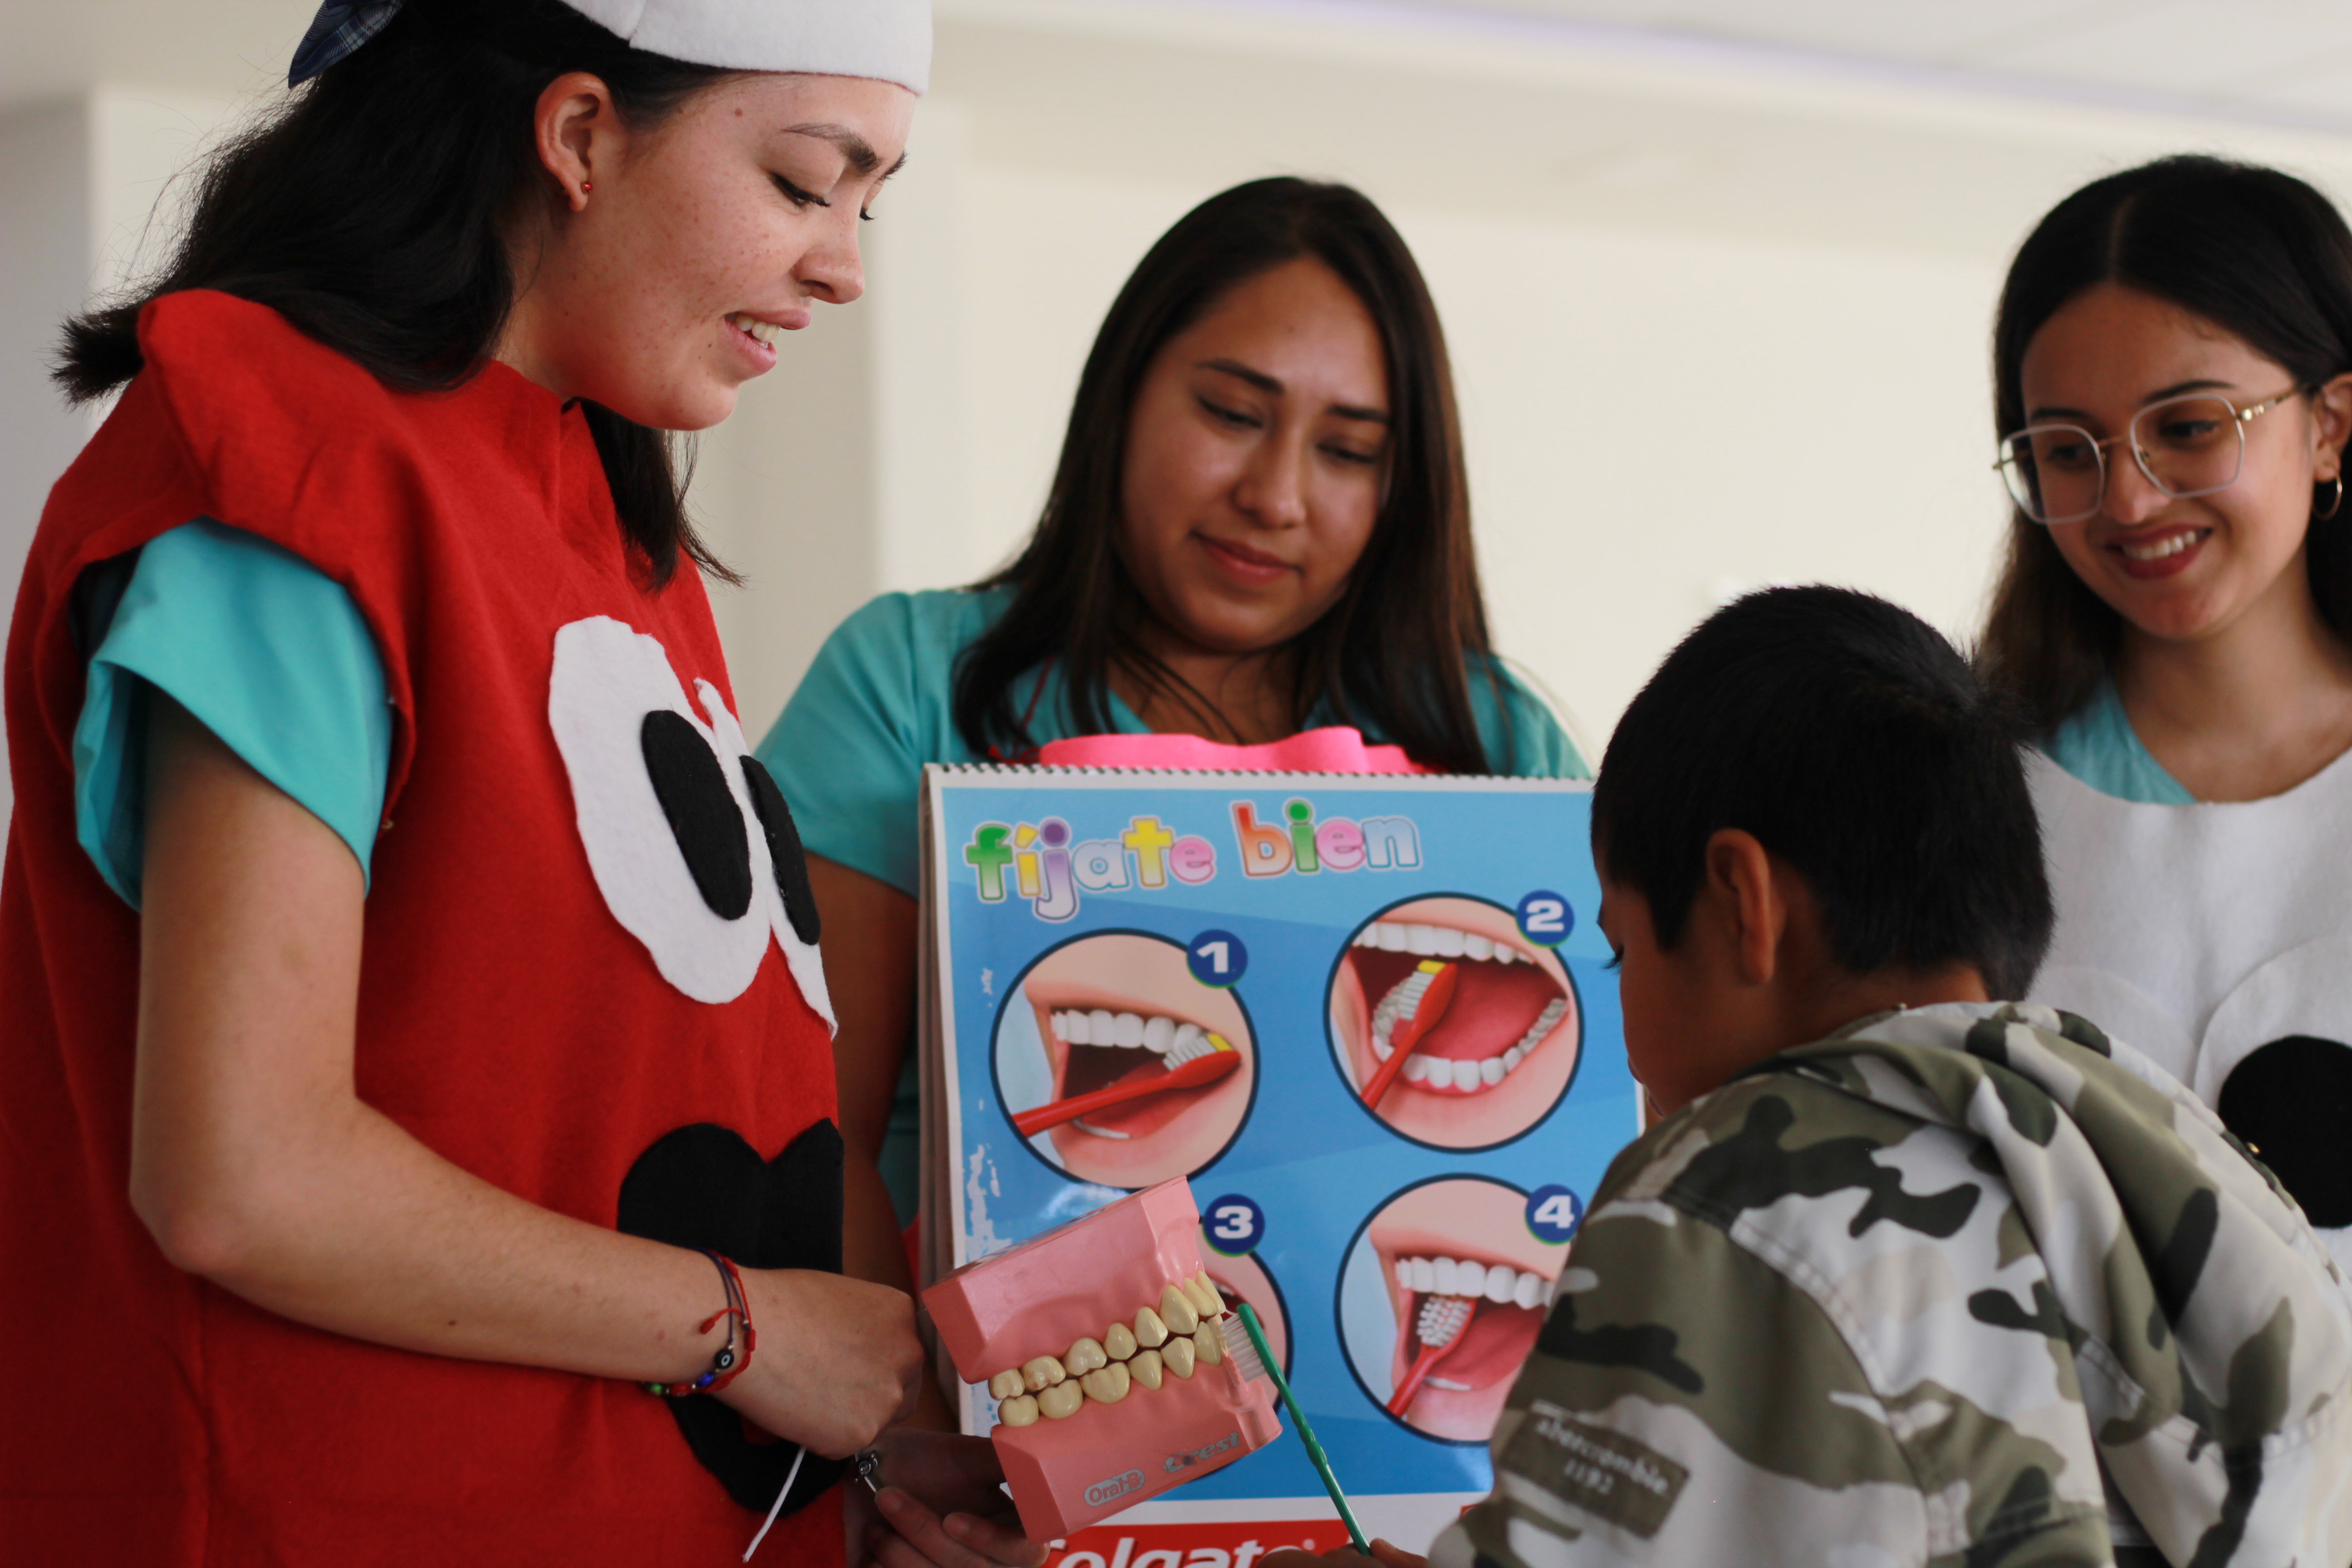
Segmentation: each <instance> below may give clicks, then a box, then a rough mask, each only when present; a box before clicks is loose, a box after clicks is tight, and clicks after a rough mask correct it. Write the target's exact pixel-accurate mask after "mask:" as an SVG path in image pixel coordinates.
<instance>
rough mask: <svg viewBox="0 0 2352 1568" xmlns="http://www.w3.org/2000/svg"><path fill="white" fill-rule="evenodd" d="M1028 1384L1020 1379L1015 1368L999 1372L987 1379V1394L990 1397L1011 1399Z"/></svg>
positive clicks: (1019, 1374)
mask: <svg viewBox="0 0 2352 1568" xmlns="http://www.w3.org/2000/svg"><path fill="white" fill-rule="evenodd" d="M1028 1386H1029V1385H1028V1384H1026V1383H1024V1382H1023V1381H1022V1378H1021V1373H1020V1372H1019V1371H1018V1370H1017V1369H1015V1370H1013V1371H1008V1372H1000V1373H997V1374H996V1375H995V1376H994V1377H992V1378H990V1379H989V1380H988V1396H989V1397H990V1398H991V1399H1000V1400H1001V1399H1011V1398H1013V1397H1014V1396H1015V1395H1017V1394H1020V1393H1021V1392H1022V1391H1023V1390H1024V1389H1026V1388H1027V1387H1028Z"/></svg>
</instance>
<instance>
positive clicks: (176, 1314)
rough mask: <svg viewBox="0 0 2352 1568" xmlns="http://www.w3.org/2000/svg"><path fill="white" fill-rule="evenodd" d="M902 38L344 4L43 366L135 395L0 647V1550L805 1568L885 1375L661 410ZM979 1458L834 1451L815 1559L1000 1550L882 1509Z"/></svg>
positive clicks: (639, 6)
mask: <svg viewBox="0 0 2352 1568" xmlns="http://www.w3.org/2000/svg"><path fill="white" fill-rule="evenodd" d="M928 66H929V14H928V10H927V5H926V0H793V3H790V4H785V3H781V0H780V3H776V4H768V5H746V4H743V3H741V0H504V3H502V4H497V5H479V4H464V3H461V0H406V3H405V4H404V3H403V0H363V3H359V4H351V3H346V0H336V3H334V4H330V5H327V6H326V7H325V9H324V10H323V11H322V12H321V14H320V19H319V22H318V23H317V24H316V25H314V26H313V28H312V30H311V33H310V37H308V38H306V39H305V40H304V45H303V48H302V51H301V53H300V54H299V56H298V58H297V62H296V69H295V71H294V72H293V73H292V74H291V78H290V80H291V81H292V82H293V83H296V84H307V85H299V87H298V90H297V91H296V93H295V95H294V96H293V98H292V99H291V100H290V101H289V103H288V105H287V106H286V107H285V108H284V109H283V110H280V111H279V112H278V114H277V115H276V116H275V117H274V118H273V119H271V120H269V121H268V122H266V123H264V124H262V125H261V126H259V127H258V128H257V129H255V130H253V131H250V132H247V133H246V134H245V135H244V136H242V137H241V138H240V139H239V140H237V141H236V142H234V143H232V144H231V145H230V146H229V147H228V148H227V149H226V152H225V153H223V154H222V155H221V156H220V157H218V158H217V159H216V160H215V162H214V163H213V164H212V165H211V167H210V168H209V170H208V171H207V173H206V174H205V183H204V185H203V189H202V195H201V197H200V200H199V202H198V204H197V209H196V212H195V216H194V219H193V222H192V226H191V229H190V232H189V234H188V236H187V237H186V239H185V241H184V244H183V246H182V248H181V249H180V251H179V253H178V255H177V257H176V258H175V259H174V261H173V265H172V267H171V268H170V269H169V272H168V274H167V276H166V277H165V279H163V282H162V284H161V285H160V286H159V287H158V288H156V289H154V291H153V292H152V293H150V294H148V295H146V296H144V297H142V298H141V299H138V300H132V301H130V302H128V303H125V304H123V305H121V306H120V307H119V308H115V309H110V310H100V311H98V312H95V313H93V314H91V315H89V316H86V317H84V318H81V319H80V320H79V321H75V322H74V323H72V324H71V326H70V328H69V331H68V342H67V353H66V356H65V360H64V363H63V368H62V371H61V380H62V381H63V382H64V384H66V386H67V387H68V390H69V391H71V392H72V393H73V394H74V395H77V396H79V397H89V396H93V395H98V394H100V393H102V392H105V391H108V390H110V389H112V388H115V387H118V386H120V387H121V389H122V395H121V403H120V404H119V405H118V406H117V407H116V408H115V410H114V411H113V413H112V414H111V416H110V417H109V418H108V420H107V422H106V424H105V425H104V426H103V427H102V428H101V429H100V431H99V433H98V434H97V436H96V437H93V439H92V440H91V442H90V444H89V447H88V449H87V450H86V451H85V452H84V453H83V454H82V456H81V458H79V460H78V461H77V462H76V463H75V465H74V466H73V468H71V469H70V470H69V471H68V473H67V475H66V477H65V478H64V479H62V480H60V481H59V483H58V487H57V489H56V490H55V492H54V494H53V495H52V497H51V500H50V503H49V505H48V508H47V511H46V512H45V514H44V516H43V519H42V521H41V526H40V531H39V533H38V535H37V539H36V541H35V543H34V546H33V550H32V554H31V558H30V561H29V563H28V564H27V567H26V573H25V577H24V585H23V588H22V591H21V593H20V595H19V598H18V601H17V605H16V615H15V619H14V622H13V624H12V626H11V629H10V634H9V642H8V648H7V663H6V682H7V685H6V699H7V702H6V706H7V720H8V742H9V757H10V765H11V768H12V770H13V776H14V780H15V784H16V815H15V819H14V821H13V822H12V824H11V825H10V829H9V837H8V849H7V863H6V871H5V883H0V996H5V1009H6V1016H7V1019H8V1025H7V1029H6V1037H5V1042H0V1191H5V1193H6V1194H8V1201H7V1202H6V1203H5V1205H0V1275H5V1278H6V1279H7V1280H8V1281H9V1284H8V1287H7V1289H5V1291H0V1347H5V1349H0V1354H5V1356H6V1357H7V1358H8V1359H9V1363H10V1366H9V1370H8V1373H7V1378H8V1382H9V1384H10V1386H11V1387H12V1388H13V1389H14V1391H15V1393H14V1394H13V1395H12V1400H11V1405H10V1408H9V1411H8V1413H7V1415H6V1418H5V1420H0V1560H5V1561H6V1562H9V1563H49V1562H71V1563H142V1564H146V1563H310V1562H328V1561H331V1562H334V1563H377V1562H383V1563H391V1562H398V1563H415V1562H483V1563H526V1562H541V1561H544V1562H559V1561H560V1562H565V1563H580V1562H593V1563H671V1562H676V1563H689V1562H719V1561H733V1560H734V1559H736V1558H737V1557H739V1556H740V1554H741V1553H742V1552H743V1551H744V1548H745V1545H746V1544H747V1542H750V1541H751V1537H752V1533H753V1531H755V1530H757V1529H759V1528H760V1527H761V1513H762V1512H763V1511H766V1510H770V1508H771V1506H772V1505H773V1506H774V1508H775V1510H776V1512H777V1513H778V1514H779V1515H780V1516H781V1517H779V1518H776V1519H775V1521H774V1524H773V1532H774V1537H775V1539H774V1540H773V1541H772V1542H770V1543H769V1544H768V1545H767V1548H766V1550H767V1551H768V1552H769V1554H770V1556H771V1557H772V1559H773V1560H776V1561H782V1562H791V1563H821V1562H832V1561H838V1560H839V1557H840V1554H841V1552H842V1548H843V1542H844V1534H843V1531H844V1521H843V1515H842V1507H841V1491H840V1488H839V1485H838V1481H839V1479H840V1477H841V1474H842V1471H843V1466H842V1464H841V1463H840V1462H839V1461H840V1460H841V1459H842V1458H844V1457H845V1456H848V1455H850V1454H852V1453H853V1452H855V1451H856V1450H858V1449H860V1448H861V1447H866V1446H867V1445H870V1444H873V1443H874V1442H875V1441H876V1439H877V1436H879V1435H880V1434H882V1433H883V1431H884V1429H885V1428H886V1427H887V1426H889V1425H890V1424H891V1423H892V1422H893V1421H894V1419H896V1417H897V1416H898V1415H899V1414H900V1413H901V1412H902V1411H903V1410H904V1409H905V1408H906V1407H907V1405H908V1401H909V1397H910V1391H911V1389H912V1387H913V1385H914V1384H915V1381H916V1379H917V1377H918V1374H919V1366H920V1360H921V1355H920V1351H919V1345H918V1342H917V1341H916V1339H915V1335H914V1314H913V1308H912V1304H911V1303H910V1301H909V1300H908V1299H907V1298H906V1297H905V1296H904V1295H902V1294H900V1293H898V1292H897V1291H894V1290H890V1289H884V1288H881V1287H878V1286H874V1285H870V1284H866V1283H862V1282H859V1281H856V1280H850V1279H844V1278H842V1277H841V1275H840V1273H839V1260H840V1203H841V1195H840V1194H841V1178H840V1167H841V1142H840V1139H839V1136H838V1134H837V1133H836V1132H835V1130H834V1122H833V1117H834V1092H833V1083H832V1075H831V1072H830V1070H829V1066H830V1059H829V1048H828V1036H829V1031H830V1026H831V1009H830V1005H829V1003H828V1001H827V999H826V996H825V993H824V982H823V968H822V961H821V959H820V957H819V955H818V951H817V947H816V942H817V938H818V926H817V918H816V910H815V909H814V905H813V903H812V902H811V900H810V898H809V892H808V883H807V878H806V872H805V869H804V866H803V860H802V857H801V851H800V847H799V841H798V837H797V835H796V833H795V830H794V828H793V823H792V818H791V812H790V808H789V806H788V805H786V804H785V802H784V800H783V798H782V795H780V794H779V793H778V792H777V790H776V787H775V785H774V783H773V781H772V779H771V778H770V776H769V775H768V774H767V773H766V772H765V771H764V770H762V769H761V767H760V766H759V765H758V764H757V763H752V762H751V761H750V759H749V758H748V756H747V753H748V752H749V751H750V748H749V746H748V745H747V744H745V742H744V741H743V737H742V734H741V731H740V729H739V728H738V727H737V724H736V721H735V718H734V716H733V713H732V711H731V701H732V700H731V697H730V694H729V689H728V679H727V673H726V668H725V663H724V660H723V658H722V657H721V654H720V651H719V642H718V639H717V637H716V635H715V633H714V631H713V628H712V624H711V619H710V613H709V605H708V603H707V601H706V599H705V597H704V594H703V590H702V584H701V582H700V580H699V575H698V569H699V570H700V571H709V572H712V573H714V574H719V575H722V576H723V575H724V571H723V569H722V568H719V566H718V565H717V564H716V563H714V562H713V561H711V559H710V558H709V555H708V554H707V553H705V552H704V550H703V548H702V546H701V544H700V543H699V542H698V540H697V539H696V538H695V536H694V533H693V531H692V530H691V529H690V528H689V527H688V523H687V521H686V515H685V511H684V509H683V505H682V500H681V496H680V494H679V484H680V479H679V476H678V474H677V470H676V469H675V468H674V467H673V464H672V459H671V455H670V449H669V447H668V444H667V443H668V437H667V434H666V433H667V432H669V431H676V430H694V429H699V428H702V427H705V426H709V425H712V424H715V423H717V422H718V421H719V420H720V419H722V418H724V417H725V416H727V414H728V413H729V412H730V409H731V408H732V406H733V403H734V399H735V394H736V389H737V388H738V386H740V384H742V383H743V382H745V381H747V380H749V379H750V378H751V377H752V376H754V375H757V374H761V373H762V372H763V371H765V370H767V369H768V368H769V367H770V366H771V365H772V364H773V363H774V362H775V358H776V349H775V346H774V343H773V339H774V337H775V335H776V331H777V330H778V329H787V330H789V329H792V328H795V327H799V326H801V325H803V324H805V323H806V321H808V319H809V315H810V312H811V310H812V309H813V308H814V305H816V304H817V303H820V302H824V303H845V302H847V301H849V300H854V299H856V297H857V295H858V293H859V292H860V291H861V289H862V286H863V285H862V279H861V276H860V272H859V263H858V251H857V243H856V233H857V224H858V221H859V219H860V217H861V216H863V215H864V214H865V213H866V211H867V209H868V208H869V207H870V205H871V203H872V201H873V199H874V197H875V195H876V193H877V189H878V188H879V186H880V185H881V184H882V182H883V180H884V179H886V178H887V175H888V174H889V173H890V171H891V170H892V169H894V168H895V167H896V166H897V164H898V161H899V158H900V154H901V149H902V148H903V146H904V143H905V141H906V137H907V131H908V121H909V115H910V111H911V110H912V108H913V102H914V98H915V95H916V94H917V93H918V92H919V91H920V90H921V89H922V88H923V86H924V79H925V76H926V74H927V72H928ZM730 1308H733V1309H735V1310H732V1311H730V1310H729V1309H730ZM754 1331H756V1333H757V1335H758V1339H757V1342H756V1343H755V1342H754V1341H753V1338H752V1334H753V1332H754ZM648 1384H650V1385H658V1387H659V1388H661V1389H664V1390H667V1391H668V1392H669V1393H670V1394H676V1395H682V1396H677V1397H658V1396H656V1394H655V1393H653V1392H649V1391H648V1389H647V1388H646V1386H644V1385H648ZM702 1388H707V1389H708V1390H709V1392H708V1393H701V1392H694V1393H688V1392H686V1391H688V1390H696V1389H702ZM985 1454H986V1450H985V1446H984V1445H978V1446H971V1447H967V1446H963V1440H961V1439H952V1438H932V1439H929V1440H919V1441H916V1442H915V1443H913V1444H912V1445H911V1446H910V1445H909V1444H908V1443H898V1444H896V1445H895V1446H893V1445H886V1446H885V1447H884V1448H883V1450H882V1453H881V1465H882V1469H881V1474H882V1475H883V1476H884V1477H885V1478H887V1479H899V1480H902V1481H903V1482H904V1484H905V1485H906V1487H908V1488H909V1489H911V1490H912V1491H913V1492H914V1493H916V1494H919V1496H909V1495H908V1492H907V1491H905V1490H899V1489H888V1488H886V1489H883V1490H882V1491H881V1492H880V1493H879V1500H880V1503H881V1505H882V1508H883V1510H884V1512H885V1514H886V1515H887V1516H888V1517H889V1519H890V1521H891V1522H892V1523H893V1524H895V1525H896V1526H897V1527H898V1529H897V1531H896V1532H895V1533H894V1532H891V1531H887V1530H885V1529H883V1527H882V1526H880V1525H879V1524H878V1523H875V1522H873V1521H871V1517H870V1515H868V1514H865V1513H860V1514H859V1515H857V1516H856V1517H854V1518H853V1519H852V1520H851V1521H849V1528H850V1530H851V1531H852V1533H853V1535H854V1537H855V1540H856V1544H857V1545H859V1546H860V1547H861V1549H862V1548H864V1547H866V1546H867V1545H869V1544H870V1545H873V1546H875V1547H877V1549H878V1551H879V1552H880V1554H881V1555H882V1556H883V1557H884V1559H885V1560H887V1561H893V1562H898V1561H913V1560H916V1559H917V1557H918V1556H926V1557H930V1558H933V1559H936V1560H940V1561H946V1562H976V1561H981V1560H982V1559H983V1558H986V1559H988V1560H1003V1561H1020V1562H1027V1561H1034V1559H1035V1557H1036V1555H1037V1554H1036V1553H1035V1552H1033V1551H1032V1550H1031V1549H1030V1548H1028V1547H1027V1546H1026V1544H1025V1543H1024V1542H1021V1541H1020V1540H1019V1539H1018V1537H1017V1536H1016V1535H1014V1534H1013V1533H1012V1532H1011V1531H1007V1530H1005V1529H1003V1527H1002V1526H1000V1525H999V1524H997V1523H994V1522H992V1521H991V1520H989V1519H986V1518H982V1517H978V1516H977V1515H975V1514H950V1515H948V1516H947V1517H946V1518H945V1520H944V1521H943V1520H942V1518H941V1516H940V1511H934V1510H941V1511H943V1510H946V1509H949V1508H953V1507H957V1506H964V1507H971V1508H976V1509H978V1510H984V1511H987V1512H991V1513H993V1512H995V1511H996V1509H995V1505H996V1504H997V1503H999V1502H1001V1500H1000V1499H998V1498H997V1497H996V1496H995V1494H994V1492H993V1489H992V1486H991V1484H990V1480H991V1478H990V1477H989V1476H988V1475H987V1474H986V1473H985V1469H986V1464H987V1461H986V1458H985ZM857 1490H858V1492H859V1493H860V1494H862V1495H863V1496H866V1497H870V1496H872V1495H873V1494H870V1493H867V1491H866V1488H864V1487H859V1488H858V1489H857ZM860 1554H861V1555H863V1554H864V1552H863V1551H862V1550H861V1553H860Z"/></svg>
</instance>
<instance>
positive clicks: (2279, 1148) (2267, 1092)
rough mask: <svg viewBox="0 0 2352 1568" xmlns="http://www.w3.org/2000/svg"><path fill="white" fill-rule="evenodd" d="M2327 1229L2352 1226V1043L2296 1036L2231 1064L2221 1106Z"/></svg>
mask: <svg viewBox="0 0 2352 1568" xmlns="http://www.w3.org/2000/svg"><path fill="white" fill-rule="evenodd" d="M2214 1109H2215V1110H2218V1111H2219V1112H2220V1113H2221V1123H2222V1125H2223V1126H2225V1127H2227V1128H2229V1130H2230V1131H2232V1132H2234V1133H2236V1134H2237V1135H2238V1136H2239V1137H2240V1138H2241V1139H2242V1140H2243V1141H2244V1142H2246V1143H2247V1144H2248V1145H2249V1146H2250V1147H2252V1149H2253V1151H2254V1152H2255V1154H2256V1156H2257V1157H2258V1158H2259V1159H2261V1161H2262V1163H2263V1164H2265V1165H2268V1166H2269V1167H2270V1168H2271V1173H2272V1174H2273V1175H2275V1176H2276V1177H2278V1179H2279V1184H2280V1185H2281V1186H2283V1187H2284V1188H2285V1189H2286V1190H2287V1191H2288V1192H2289V1193H2292V1194H2294V1201H2295V1202H2297V1203H2299V1204H2301V1205H2303V1212H2304V1213H2305V1215H2309V1216H2310V1219H2311V1223H2312V1224H2313V1225H2315V1226H2319V1227H2320V1228H2321V1229H2323V1230H2332V1229H2334V1228H2335V1227H2336V1226H2343V1225H2352V1159H2347V1158H2346V1157H2345V1152H2344V1141H2345V1136H2346V1134H2347V1131H2352V1046H2346V1045H2344V1044H2342V1043H2341V1042H2339V1041H2336V1040H2329V1039H2322V1038H2320V1037H2317V1036H2314V1035H2289V1036H2287V1037H2284V1039H2277V1040H2273V1041H2271V1042H2270V1044H2268V1045H2266V1046H2257V1047H2254V1048H2253V1049H2252V1050H2251V1051H2249V1052H2247V1053H2246V1057H2245V1059H2244V1060H2242V1061H2241V1062H2240V1063H2239V1064H2238V1065H2237V1066H2236V1067H2233V1068H2231V1069H2230V1076H2229V1078H2228V1079H2226V1080H2225V1081H2224V1082H2223V1083H2222V1085H2221V1100H2220V1101H2219V1103H2217V1104H2216V1105H2215V1107H2214Z"/></svg>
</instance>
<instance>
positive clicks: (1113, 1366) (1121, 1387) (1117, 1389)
mask: <svg viewBox="0 0 2352 1568" xmlns="http://www.w3.org/2000/svg"><path fill="white" fill-rule="evenodd" d="M1079 1383H1080V1384H1081V1386H1083V1387H1084V1388H1085V1390H1086V1394H1087V1398H1088V1399H1098V1400H1100V1401H1102V1403H1104V1404H1105V1405H1117V1404H1118V1402H1119V1401H1120V1400H1122V1399H1125V1398H1126V1397H1127V1368H1126V1367H1125V1366H1123V1365H1122V1364H1120V1363H1118V1362H1113V1363H1110V1364H1109V1365H1108V1366H1098V1367H1097V1368H1095V1369H1094V1371H1092V1372H1090V1373H1087V1375H1086V1376H1085V1377H1083V1378H1081V1379H1079Z"/></svg>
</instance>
